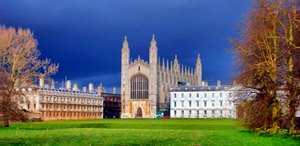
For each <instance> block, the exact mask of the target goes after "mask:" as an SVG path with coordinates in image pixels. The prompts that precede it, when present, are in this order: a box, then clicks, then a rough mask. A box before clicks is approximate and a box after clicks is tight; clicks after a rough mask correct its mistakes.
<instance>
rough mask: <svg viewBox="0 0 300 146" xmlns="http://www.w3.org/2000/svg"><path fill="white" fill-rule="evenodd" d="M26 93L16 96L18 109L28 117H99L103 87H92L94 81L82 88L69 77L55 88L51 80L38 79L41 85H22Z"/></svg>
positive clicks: (51, 118)
mask: <svg viewBox="0 0 300 146" xmlns="http://www.w3.org/2000/svg"><path fill="white" fill-rule="evenodd" d="M22 90H23V93H24V94H25V96H21V97H15V98H16V100H17V102H18V105H19V107H20V108H21V109H23V110H26V111H27V112H30V113H32V114H30V115H32V116H31V117H29V118H41V119H42V120H76V119H102V118H103V97H101V91H102V87H98V88H97V90H94V87H93V84H92V83H90V84H89V89H88V91H87V88H86V87H84V88H83V91H80V90H79V89H78V86H77V84H74V86H73V89H71V81H70V80H68V81H67V82H66V88H60V89H56V88H55V87H54V83H53V84H52V85H51V87H49V86H48V85H45V84H44V80H43V79H40V86H39V87H37V88H35V89H22Z"/></svg>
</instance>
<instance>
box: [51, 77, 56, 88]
mask: <svg viewBox="0 0 300 146" xmlns="http://www.w3.org/2000/svg"><path fill="white" fill-rule="evenodd" d="M51 89H55V81H54V80H53V79H52V80H51Z"/></svg>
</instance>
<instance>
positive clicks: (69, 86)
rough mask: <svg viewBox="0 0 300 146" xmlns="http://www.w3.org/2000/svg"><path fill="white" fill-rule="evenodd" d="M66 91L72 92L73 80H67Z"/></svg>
mask: <svg viewBox="0 0 300 146" xmlns="http://www.w3.org/2000/svg"><path fill="white" fill-rule="evenodd" d="M66 89H67V90H71V80H67V83H66Z"/></svg>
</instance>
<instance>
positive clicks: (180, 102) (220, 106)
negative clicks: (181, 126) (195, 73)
mask: <svg viewBox="0 0 300 146" xmlns="http://www.w3.org/2000/svg"><path fill="white" fill-rule="evenodd" d="M234 92H235V91H234V90H233V88H232V86H221V85H218V86H183V87H178V88H172V89H171V92H170V94H171V118H236V107H235V104H234V99H235V97H233V96H234V95H235V94H234Z"/></svg>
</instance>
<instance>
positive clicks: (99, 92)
mask: <svg viewBox="0 0 300 146" xmlns="http://www.w3.org/2000/svg"><path fill="white" fill-rule="evenodd" d="M97 92H98V94H99V95H101V94H102V87H101V86H99V87H98V88H97Z"/></svg>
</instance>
